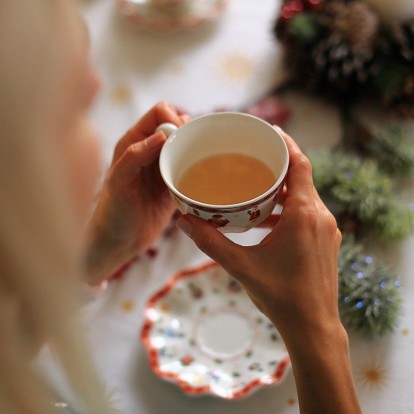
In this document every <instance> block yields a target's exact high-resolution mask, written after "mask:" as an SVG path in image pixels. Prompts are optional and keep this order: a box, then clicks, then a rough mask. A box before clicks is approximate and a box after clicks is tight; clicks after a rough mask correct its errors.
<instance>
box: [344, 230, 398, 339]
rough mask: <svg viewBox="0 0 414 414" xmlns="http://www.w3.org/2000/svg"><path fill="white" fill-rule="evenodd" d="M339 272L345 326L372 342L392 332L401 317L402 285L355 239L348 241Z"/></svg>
mask: <svg viewBox="0 0 414 414" xmlns="http://www.w3.org/2000/svg"><path fill="white" fill-rule="evenodd" d="M339 269H340V270H339V310H340V314H341V318H342V322H343V323H344V326H346V328H347V329H349V330H352V331H356V332H359V333H360V334H362V335H363V336H364V337H366V338H369V339H374V338H376V337H380V336H383V335H385V334H387V333H390V332H392V331H393V330H394V328H395V326H396V324H397V322H398V319H399V317H400V315H401V304H402V299H401V294H400V291H399V288H400V282H399V281H398V280H397V279H396V278H395V277H394V276H392V275H390V274H389V270H388V269H387V268H386V267H384V266H383V265H381V264H379V263H377V260H376V259H375V258H374V257H372V256H371V255H367V254H366V253H365V252H364V249H363V247H362V245H360V244H356V243H355V241H354V239H353V237H351V236H345V237H344V240H343V243H342V247H341V251H340V255H339Z"/></svg>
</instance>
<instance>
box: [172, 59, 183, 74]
mask: <svg viewBox="0 0 414 414" xmlns="http://www.w3.org/2000/svg"><path fill="white" fill-rule="evenodd" d="M169 69H170V71H171V73H172V74H173V75H176V76H179V75H182V74H183V72H184V66H183V65H182V63H181V62H177V61H175V62H172V63H171V64H170V65H169Z"/></svg>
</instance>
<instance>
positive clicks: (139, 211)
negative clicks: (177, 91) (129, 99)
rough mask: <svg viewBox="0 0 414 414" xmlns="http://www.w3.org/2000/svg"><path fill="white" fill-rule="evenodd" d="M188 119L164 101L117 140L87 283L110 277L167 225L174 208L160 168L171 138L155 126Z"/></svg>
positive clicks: (93, 237) (96, 221)
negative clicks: (166, 146)
mask: <svg viewBox="0 0 414 414" xmlns="http://www.w3.org/2000/svg"><path fill="white" fill-rule="evenodd" d="M187 120H189V117H188V116H187V115H180V114H179V113H178V112H177V110H176V109H175V108H174V107H173V106H172V105H170V104H169V103H166V102H161V103H159V104H157V105H155V106H154V107H153V108H152V109H151V110H150V111H148V112H147V113H146V114H145V115H144V116H143V117H142V118H141V120H139V121H138V123H137V124H136V125H135V126H133V127H132V128H131V129H130V130H129V131H128V132H127V133H126V134H125V136H124V137H123V138H121V140H120V141H119V142H118V144H117V146H116V149H115V153H114V157H113V160H112V164H111V167H110V170H109V172H108V175H107V178H106V180H105V184H104V187H103V189H102V192H101V194H100V197H99V200H98V203H97V207H96V210H95V212H94V215H93V217H92V220H91V224H90V229H91V231H90V234H91V242H90V248H89V252H88V256H87V264H88V283H90V284H97V283H100V282H101V281H102V280H104V279H105V278H107V277H108V276H110V275H111V274H112V273H113V272H114V271H116V270H117V269H118V268H119V267H120V266H122V265H123V264H125V263H126V262H128V261H129V260H131V259H132V258H133V257H134V256H135V255H137V254H138V253H140V252H142V251H144V250H146V249H147V248H149V247H150V246H151V245H152V244H153V243H154V242H155V240H156V239H157V238H158V237H159V236H160V235H161V234H162V232H163V231H164V230H165V228H166V227H167V225H168V223H169V221H170V220H171V216H172V215H173V213H174V211H175V208H174V204H173V202H172V200H171V198H170V197H169V195H168V191H167V188H166V186H165V184H164V182H163V181H162V178H161V175H160V172H159V168H158V157H159V154H160V151H161V148H162V146H163V145H164V143H165V140H166V136H165V135H164V133H163V132H157V133H155V129H156V128H157V127H158V126H159V125H160V124H162V123H164V122H171V123H173V124H175V125H177V126H180V125H182V124H184V123H185V122H186V121H187Z"/></svg>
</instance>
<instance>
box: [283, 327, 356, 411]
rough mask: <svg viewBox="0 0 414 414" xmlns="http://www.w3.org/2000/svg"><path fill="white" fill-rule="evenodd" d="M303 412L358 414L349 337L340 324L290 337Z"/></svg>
mask: <svg viewBox="0 0 414 414" xmlns="http://www.w3.org/2000/svg"><path fill="white" fill-rule="evenodd" d="M286 346H287V348H288V351H289V354H290V357H291V361H292V368H293V373H294V377H295V382H296V387H297V390H298V396H299V405H300V412H301V413H302V414H332V413H335V414H358V413H361V409H360V406H359V403H358V399H357V396H356V392H355V387H354V383H353V379H352V373H351V366H350V361H349V344H348V336H347V334H346V332H345V330H344V328H343V327H342V325H341V324H340V323H338V324H335V325H334V326H333V327H330V328H328V329H327V328H325V327H324V328H321V329H319V330H318V331H317V332H315V331H313V332H310V334H309V335H306V334H305V335H304V334H303V333H301V334H300V335H296V337H294V336H293V337H290V338H289V339H288V340H287V343H286Z"/></svg>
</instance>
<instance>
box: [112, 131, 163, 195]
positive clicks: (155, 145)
mask: <svg viewBox="0 0 414 414" xmlns="http://www.w3.org/2000/svg"><path fill="white" fill-rule="evenodd" d="M166 139H167V137H166V136H165V134H164V133H163V132H162V131H159V132H156V133H155V134H154V135H151V136H150V137H149V138H147V139H145V140H143V141H140V142H136V143H134V144H131V145H130V146H129V147H128V148H127V150H126V151H125V152H124V154H123V155H122V156H121V157H120V158H119V160H118V161H117V162H116V164H115V165H114V166H113V167H112V168H111V171H110V173H109V177H108V183H109V184H110V185H112V186H116V187H117V188H122V187H123V186H124V185H129V184H130V183H131V182H132V181H134V180H135V179H136V178H137V175H138V174H139V173H140V171H141V169H142V168H143V167H146V166H148V165H150V164H151V163H152V162H154V161H155V160H156V159H157V157H158V156H159V154H160V151H161V148H162V146H163V144H164V143H165V141H166Z"/></svg>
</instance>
